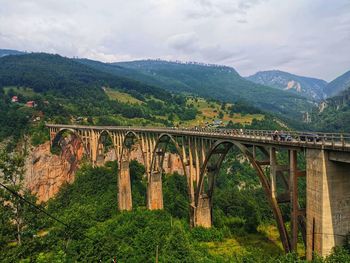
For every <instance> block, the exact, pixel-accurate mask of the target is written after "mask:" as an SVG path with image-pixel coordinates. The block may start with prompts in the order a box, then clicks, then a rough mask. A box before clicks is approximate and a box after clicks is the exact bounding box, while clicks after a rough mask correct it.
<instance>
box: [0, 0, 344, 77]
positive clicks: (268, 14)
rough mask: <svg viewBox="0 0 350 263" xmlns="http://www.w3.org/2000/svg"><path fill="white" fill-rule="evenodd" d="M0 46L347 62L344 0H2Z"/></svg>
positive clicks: (263, 61)
mask: <svg viewBox="0 0 350 263" xmlns="http://www.w3.org/2000/svg"><path fill="white" fill-rule="evenodd" d="M0 6H1V8H0V48H12V49H19V50H27V51H44V52H52V53H59V54H62V55H64V56H79V57H88V58H92V59H97V60H103V61H109V62H110V61H114V60H132V59H141V58H164V59H171V60H178V59H180V60H190V61H200V62H206V63H216V64H226V65H228V66H233V67H235V68H236V69H237V70H238V72H240V73H241V74H242V75H249V74H252V73H254V72H255V71H258V70H267V69H281V70H285V71H290V72H292V73H296V74H301V75H309V76H315V77H321V78H325V79H326V80H331V79H332V78H335V77H336V76H338V75H339V74H340V73H342V72H345V71H347V70H349V69H350V57H349V55H348V54H350V17H349V15H348V14H349V12H350V4H349V1H348V0H334V1H323V0H313V1H309V0H297V1H294V0H285V1H280V0H176V1H174V0H138V1H125V0H100V1H93V0H61V1H55V0H26V1H13V0H0Z"/></svg>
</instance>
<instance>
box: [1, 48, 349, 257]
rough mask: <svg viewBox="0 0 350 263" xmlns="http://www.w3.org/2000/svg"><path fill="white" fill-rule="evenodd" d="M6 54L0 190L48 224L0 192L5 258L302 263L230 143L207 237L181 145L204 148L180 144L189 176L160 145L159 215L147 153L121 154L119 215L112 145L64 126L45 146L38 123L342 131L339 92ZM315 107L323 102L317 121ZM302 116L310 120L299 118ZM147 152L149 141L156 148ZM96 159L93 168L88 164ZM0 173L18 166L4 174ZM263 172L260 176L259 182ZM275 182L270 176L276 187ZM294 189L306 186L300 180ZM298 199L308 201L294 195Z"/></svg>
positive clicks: (207, 70) (282, 157)
mask: <svg viewBox="0 0 350 263" xmlns="http://www.w3.org/2000/svg"><path fill="white" fill-rule="evenodd" d="M13 54H14V55H6V56H4V57H2V58H0V98H1V99H0V106H1V108H0V125H1V130H0V141H1V142H2V144H3V149H2V151H1V158H0V170H1V171H3V172H4V173H6V178H5V179H4V180H6V182H8V183H9V184H11V185H12V187H14V189H19V190H20V191H22V193H23V195H24V196H25V198H27V199H28V200H32V201H33V202H34V203H37V205H40V207H41V208H43V209H44V210H45V211H46V212H47V213H49V214H50V215H52V216H53V217H54V218H56V219H57V220H58V221H57V220H56V221H55V220H52V218H51V219H50V218H46V217H45V216H42V215H40V216H38V215H39V214H40V213H38V212H37V211H36V210H33V208H32V207H30V206H28V205H27V204H24V203H22V202H20V201H18V200H17V199H16V198H11V197H9V196H8V195H6V192H5V191H1V198H2V200H6V201H5V202H4V204H9V203H10V204H11V203H13V204H16V205H17V206H18V207H20V209H21V211H23V212H22V213H21V214H18V212H17V211H19V210H15V209H14V208H13V207H11V206H9V205H4V206H2V207H1V212H2V214H3V215H4V217H3V218H4V220H3V222H2V223H1V224H2V225H1V228H2V231H3V232H2V233H3V235H2V237H1V239H0V244H1V246H2V250H1V252H2V253H1V256H0V259H1V260H2V261H4V262H12V261H13V260H15V259H16V260H17V259H20V262H31V261H33V262H70V261H72V260H73V261H85V262H94V261H98V260H100V259H102V260H103V261H108V260H111V259H112V258H113V257H116V258H117V259H118V260H119V261H121V262H141V261H144V262H154V261H155V260H156V258H158V260H161V262H276V261H279V262H291V261H292V262H304V259H305V257H307V255H306V253H305V245H304V243H303V238H302V232H301V231H300V232H299V234H298V236H297V243H296V246H297V252H296V253H289V254H286V255H283V254H284V252H283V251H285V243H283V242H282V241H281V239H280V232H279V230H278V226H279V225H278V223H276V221H275V214H274V212H273V208H271V206H270V204H269V202H268V200H269V199H268V198H267V197H266V193H265V192H264V187H263V186H262V184H261V181H260V180H259V178H258V176H256V170H255V168H254V165H252V164H251V162H250V159H249V158H248V157H247V156H246V155H244V154H242V152H240V151H238V148H235V147H233V148H232V149H231V150H230V151H229V153H228V154H227V157H226V158H225V159H224V161H223V163H222V165H221V169H220V170H219V171H218V175H217V177H216V180H215V183H214V184H213V187H214V186H215V194H214V195H213V199H212V222H211V223H210V224H211V226H212V228H209V229H207V228H205V227H201V226H200V225H198V226H197V227H194V228H192V227H193V225H192V223H191V220H190V219H191V216H192V214H191V209H189V207H190V204H192V206H193V203H191V202H193V200H192V199H191V198H189V194H188V191H187V181H186V180H187V179H186V177H185V176H184V175H185V174H186V173H188V174H191V177H190V178H192V179H191V180H194V181H193V185H196V183H197V182H198V180H199V172H200V169H199V168H200V166H199V165H198V163H200V162H202V164H203V162H204V158H203V156H201V155H200V154H198V156H197V157H195V152H192V153H191V151H192V149H191V145H192V144H193V145H195V147H196V149H197V148H198V147H203V153H202V154H204V153H206V151H209V149H210V144H208V145H203V141H197V140H195V139H194V138H193V139H190V140H189V143H190V144H189V145H186V146H184V149H183V153H185V154H186V155H188V160H187V161H186V164H185V167H186V168H185V170H184V169H183V163H182V161H181V158H182V157H181V155H179V154H178V153H177V152H176V146H175V145H174V144H171V143H170V145H169V147H168V148H165V151H166V152H165V153H164V160H163V161H162V163H163V164H164V167H163V168H162V173H161V181H162V193H163V197H162V198H163V199H164V209H163V210H157V209H156V210H154V211H149V210H148V209H147V208H149V205H148V198H149V192H148V191H149V190H148V187H149V181H148V177H147V174H149V171H147V169H149V167H150V165H145V164H144V159H143V158H144V157H143V155H144V154H146V153H147V154H148V155H149V156H151V154H152V152H153V148H152V149H151V147H150V148H149V149H148V151H140V150H137V147H136V148H135V147H131V148H130V155H129V156H128V161H130V163H129V164H128V167H129V169H130V184H131V194H132V201H131V205H132V210H131V211H120V209H119V210H118V200H119V199H120V198H121V197H120V196H121V195H120V193H118V191H117V190H116V186H117V185H118V183H119V182H120V178H119V177H118V176H117V175H119V174H120V173H121V171H122V169H123V168H122V167H120V162H119V161H120V152H118V151H116V150H115V149H114V148H113V141H115V140H116V138H117V137H108V136H106V137H103V136H101V137H96V138H98V140H97V146H98V147H97V148H98V151H96V152H97V153H96V155H94V154H95V153H94V154H92V152H95V150H92V148H91V145H92V144H89V145H87V144H86V143H87V140H88V135H86V134H85V135H82V134H80V135H79V136H82V137H81V138H83V139H79V136H77V134H75V133H70V132H69V131H68V132H65V133H63V134H62V138H60V139H59V140H58V144H57V146H59V147H58V148H55V147H53V146H52V142H53V140H52V134H51V131H50V132H49V129H48V128H47V127H46V126H45V124H47V123H52V124H60V125H63V124H72V125H87V126H88V127H89V126H91V127H92V126H97V127H99V126H116V127H118V126H127V127H136V126H137V127H160V128H161V127H163V128H166V127H170V128H172V129H175V130H176V129H178V130H181V129H188V130H191V129H194V130H196V129H202V128H213V129H214V128H218V129H225V128H230V129H236V131H243V130H245V129H254V130H278V131H286V132H288V131H293V130H296V129H298V130H302V131H310V130H314V131H315V130H328V131H332V132H341V131H347V129H348V128H347V126H346V124H347V122H344V121H343V120H344V119H346V118H347V108H348V102H349V101H348V93H347V91H344V92H343V93H341V94H339V95H338V96H336V97H332V98H327V100H325V102H324V100H323V98H324V97H323V96H324V95H322V94H323V93H317V92H318V91H320V90H324V89H326V86H325V85H326V83H324V82H323V81H321V80H316V79H312V78H310V79H307V80H308V81H311V80H312V81H315V83H316V84H314V85H316V86H313V87H311V86H312V85H311V84H310V83H309V82H308V85H311V86H308V88H307V89H308V91H307V92H306V93H305V94H301V93H300V92H298V90H296V92H290V91H285V90H284V89H285V88H283V87H284V86H283V87H282V88H281V87H276V86H273V85H271V87H267V85H270V84H269V83H266V82H264V83H261V84H254V83H252V82H250V81H248V80H245V79H244V78H242V77H241V76H240V75H239V74H238V73H237V72H236V71H235V70H234V69H233V68H230V67H225V66H216V65H206V64H199V63H192V62H191V63H180V62H169V61H154V60H144V61H132V62H122V63H102V62H97V61H91V60H85V59H70V58H66V57H61V56H59V55H51V54H45V53H39V54H37V53H31V54H18V53H13ZM297 77H298V76H297ZM303 80H304V81H306V80H305V79H303ZM296 81H300V83H302V81H301V80H300V79H298V80H296ZM285 84H286V83H285V82H283V85H285ZM263 85H264V86H263ZM265 85H266V86H265ZM287 85H288V82H287ZM303 85H306V84H303ZM303 85H302V84H301V86H300V87H301V90H303V89H305V88H304V86H303ZM293 89H294V88H293V87H292V88H291V90H293ZM313 89H314V90H313ZM312 90H313V91H312ZM317 90H318V91H317ZM321 98H322V99H321ZM316 101H317V102H318V101H322V102H324V103H326V104H327V106H326V107H325V109H324V110H323V112H320V111H319V109H318V108H317V107H316V106H315V105H316ZM305 111H308V112H310V114H311V118H312V120H313V122H311V123H303V122H302V114H303V112H305ZM315 120H317V121H315ZM319 120H320V121H319ZM321 120H322V121H321ZM337 123H338V124H337ZM96 136H97V135H96ZM142 136H143V137H142V138H148V137H150V138H153V137H152V136H148V135H147V136H146V135H142ZM155 138H157V136H154V138H153V139H155ZM175 141H176V142H178V143H180V142H181V140H180V139H177V140H175ZM183 141H184V139H182V144H181V145H184V144H183ZM131 142H132V143H133V142H134V141H133V140H132V141H131ZM162 143H163V142H160V145H162ZM279 143H280V144H283V142H279ZM143 144H144V145H153V146H154V145H158V144H157V143H156V141H153V140H151V141H147V143H145V142H143ZM193 147H194V146H193ZM117 149H119V150H121V148H120V147H117ZM253 149H255V150H253ZM193 151H194V150H193ZM222 151H223V149H220V150H218V153H220V152H222ZM249 151H254V156H255V157H259V158H263V157H264V156H265V155H266V151H264V150H262V148H261V147H260V148H255V147H249ZM11 152H16V153H17V154H18V155H17V154H9V153H11ZM155 152H158V151H155ZM159 152H162V150H160V151H159ZM118 154H119V156H118ZM191 154H193V156H192V155H191ZM251 154H252V155H253V152H251ZM214 155H215V154H214ZM289 155H290V153H289V152H288V151H285V150H278V153H277V159H278V162H279V163H280V164H281V165H287V164H288V163H289V161H290V160H289V157H288V156H289ZM92 156H95V157H96V159H95V160H92V161H91V158H92ZM190 156H191V157H190ZM265 157H266V156H265ZM190 158H192V161H190V160H191V159H190ZM264 162H266V160H263V161H262V163H264ZM298 162H299V163H300V167H299V168H300V169H305V167H306V164H305V163H306V156H305V155H304V154H302V153H301V152H300V153H298ZM8 165H11V166H13V167H14V170H7V169H6V167H7V166H8ZM269 169H270V168H269V167H265V168H264V172H265V173H266V176H267V177H268V176H269V172H270V170H269ZM194 178H197V179H194ZM191 185H192V184H191ZM283 185H284V184H283V182H282V181H278V183H277V187H278V189H279V191H280V192H281V191H282V190H283V189H284V188H283V187H285V186H283ZM298 186H299V187H300V191H306V187H305V180H301V182H299V184H298ZM197 187H198V186H194V189H192V194H193V193H194V192H195V189H196V188H197ZM300 204H302V205H304V206H305V205H306V198H305V195H304V194H301V196H300ZM279 205H280V208H279V209H281V213H283V220H284V221H283V222H284V223H285V224H284V227H285V229H286V231H288V232H290V231H291V220H292V219H291V215H290V209H291V207H290V204H289V203H283V204H279ZM14 218H20V221H18V222H20V223H18V224H12V223H11V220H14ZM60 221H61V222H64V224H66V225H64V224H62V223H60ZM16 228H17V230H15V229H16ZM13 233H16V235H14V234H13ZM347 253H348V252H346V247H345V248H344V249H343V250H342V249H340V250H339V251H335V252H333V253H331V254H330V255H329V260H332V258H333V257H335V258H336V257H344V258H346V257H347V255H348V254H347ZM327 260H328V259H327ZM327 262H328V261H327ZM329 262H332V261H329Z"/></svg>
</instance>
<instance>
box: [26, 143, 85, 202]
mask: <svg viewBox="0 0 350 263" xmlns="http://www.w3.org/2000/svg"><path fill="white" fill-rule="evenodd" d="M83 151H84V150H83V147H82V145H81V143H80V141H79V140H77V139H76V138H75V137H70V138H68V139H66V140H65V141H64V142H63V143H62V152H61V154H60V155H54V154H52V153H51V152H50V142H46V143H44V144H42V145H40V146H38V147H36V148H34V149H33V150H32V151H31V152H30V154H29V156H28V158H27V160H26V173H25V186H26V188H28V189H29V190H30V191H31V192H32V193H33V194H35V195H36V196H37V198H38V201H39V202H44V201H47V200H48V199H50V198H51V197H53V196H54V195H55V194H56V193H57V192H58V191H59V189H60V187H61V186H62V185H63V184H65V183H71V182H73V181H74V175H75V172H76V170H77V169H78V167H79V163H80V161H81V159H82V157H83Z"/></svg>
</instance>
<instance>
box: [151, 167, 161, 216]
mask: <svg viewBox="0 0 350 263" xmlns="http://www.w3.org/2000/svg"><path fill="white" fill-rule="evenodd" d="M148 209H149V210H157V209H163V189H162V173H161V172H160V171H153V172H152V174H151V176H150V181H149V184H148Z"/></svg>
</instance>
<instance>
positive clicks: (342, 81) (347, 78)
mask: <svg viewBox="0 0 350 263" xmlns="http://www.w3.org/2000/svg"><path fill="white" fill-rule="evenodd" d="M349 86H350V71H348V72H345V73H344V74H343V75H341V76H339V77H337V78H336V79H334V80H332V81H331V82H329V83H328V85H327V86H326V87H325V92H326V94H327V96H328V97H333V96H337V95H340V93H341V92H342V91H344V90H346V89H347V88H348V87H349Z"/></svg>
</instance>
